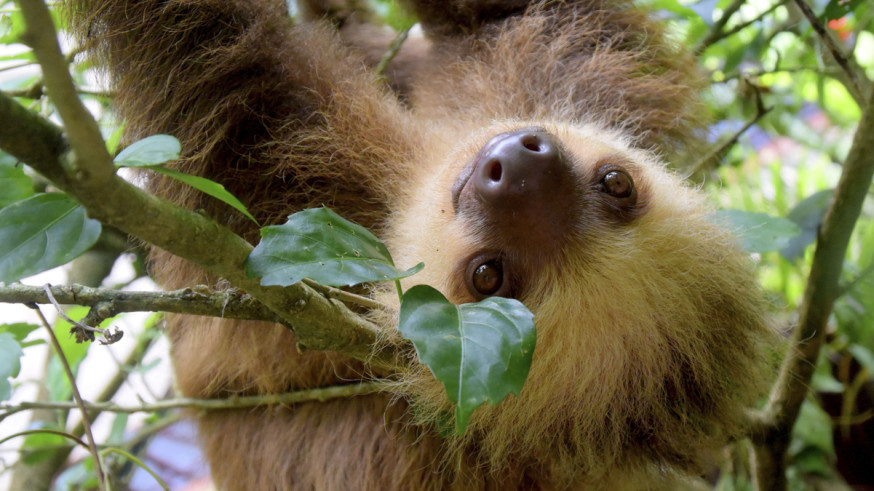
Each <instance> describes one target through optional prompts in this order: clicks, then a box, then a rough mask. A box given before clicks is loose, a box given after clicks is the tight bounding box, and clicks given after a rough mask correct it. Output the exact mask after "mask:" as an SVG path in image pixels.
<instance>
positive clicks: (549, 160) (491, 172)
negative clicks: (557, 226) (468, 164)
mask: <svg viewBox="0 0 874 491" xmlns="http://www.w3.org/2000/svg"><path fill="white" fill-rule="evenodd" d="M565 177H567V166H566V165H565V163H564V158H563V156H562V153H561V149H560V148H559V146H558V144H557V143H556V142H555V140H554V139H553V138H552V136H550V135H549V134H548V133H546V132H545V131H540V130H532V129H523V130H516V131H511V132H507V133H501V134H500V135H497V136H496V137H494V138H493V139H492V140H491V141H490V142H489V144H487V145H486V151H485V152H484V153H482V154H481V155H480V156H479V161H478V162H477V163H476V168H475V170H474V172H473V179H474V186H475V187H476V192H477V194H478V195H479V196H480V198H481V199H482V200H484V201H485V202H487V203H489V204H491V205H493V206H499V207H503V206H512V207H516V206H520V205H526V206H532V205H533V206H535V207H539V206H538V205H542V203H538V202H539V201H542V200H549V197H550V195H551V194H552V193H554V192H555V190H556V187H559V186H557V185H558V184H559V182H560V181H561V180H563V179H564V178H565Z"/></svg>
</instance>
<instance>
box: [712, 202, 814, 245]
mask: <svg viewBox="0 0 874 491" xmlns="http://www.w3.org/2000/svg"><path fill="white" fill-rule="evenodd" d="M716 218H717V219H718V220H722V221H723V222H725V223H726V224H727V225H728V226H729V227H730V228H731V229H732V230H733V231H734V233H735V234H737V236H738V238H739V239H740V241H741V244H742V245H743V248H744V249H746V250H747V251H748V252H767V251H774V250H777V249H782V248H783V247H786V245H787V244H788V243H789V241H790V240H791V239H792V238H793V237H797V236H798V234H800V233H801V229H800V228H798V225H796V224H795V223H793V222H792V221H791V220H787V219H785V218H778V217H772V216H771V215H768V214H767V213H756V212H751V211H743V210H719V211H717V212H716Z"/></svg>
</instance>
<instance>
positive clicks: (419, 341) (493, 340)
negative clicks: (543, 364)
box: [398, 285, 537, 434]
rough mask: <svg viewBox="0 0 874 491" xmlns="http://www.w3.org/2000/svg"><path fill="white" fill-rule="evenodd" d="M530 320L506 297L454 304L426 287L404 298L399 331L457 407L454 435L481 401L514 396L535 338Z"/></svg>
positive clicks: (526, 312) (493, 401)
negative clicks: (510, 394)
mask: <svg viewBox="0 0 874 491" xmlns="http://www.w3.org/2000/svg"><path fill="white" fill-rule="evenodd" d="M533 319H534V315H533V314H532V313H531V312H530V311H529V310H528V309H527V308H526V307H525V306H524V305H523V304H522V303H521V302H519V301H518V300H514V299H510V298H500V297H490V298H487V299H485V300H483V301H481V302H478V303H471V304H462V305H453V304H452V303H450V302H449V301H448V300H447V299H446V297H444V296H443V295H442V294H441V293H440V292H439V291H437V290H435V289H434V288H432V287H430V286H426V285H418V286H414V287H412V288H410V289H409V290H408V291H407V292H406V293H405V294H404V296H403V300H402V301H401V313H400V324H399V326H398V329H399V330H400V332H401V334H402V335H403V336H404V337H405V338H407V339H409V340H410V341H412V342H413V345H414V346H415V347H416V352H417V353H418V354H419V359H420V360H422V362H424V363H425V364H426V365H428V367H429V368H430V369H431V371H432V372H433V373H434V376H435V377H436V378H437V380H439V381H440V382H442V383H443V387H444V388H445V389H446V395H447V396H448V397H449V400H450V401H451V402H453V403H455V404H456V406H455V423H456V430H457V431H458V433H459V434H461V433H464V430H465V428H466V427H467V422H468V420H469V418H470V415H471V413H473V410H474V409H476V408H477V407H479V406H480V405H482V404H483V403H484V402H485V401H489V402H490V403H491V404H498V403H499V402H501V401H502V400H504V398H505V397H506V396H507V394H509V393H511V392H512V393H513V394H516V395H517V396H518V395H519V391H521V390H522V384H524V383H525V379H526V378H527V377H528V370H529V369H530V368H531V359H532V357H533V355H534V347H535V344H536V339H537V335H536V331H535V329H534V320H533Z"/></svg>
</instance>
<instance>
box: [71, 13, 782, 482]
mask: <svg viewBox="0 0 874 491" xmlns="http://www.w3.org/2000/svg"><path fill="white" fill-rule="evenodd" d="M301 6H302V8H301V9H300V12H301V15H300V16H299V18H298V21H297V22H294V21H292V20H291V18H290V17H289V15H288V11H287V7H286V5H285V4H284V2H281V1H277V0H137V1H135V2H134V1H129V2H128V1H125V0H68V5H67V8H68V9H69V11H70V12H71V18H72V23H73V28H72V30H73V32H74V33H76V35H77V36H78V37H79V39H80V41H81V42H82V43H83V44H84V45H85V46H87V47H88V50H89V52H90V53H91V55H92V56H93V58H94V59H95V61H96V62H97V63H98V65H99V66H102V67H104V68H105V71H106V75H107V77H108V79H109V81H110V83H111V84H112V86H113V88H114V91H115V93H116V101H115V102H116V107H117V111H118V112H119V115H120V116H122V117H124V118H125V119H126V121H127V123H126V126H125V131H126V136H125V138H126V139H127V140H128V141H134V140H136V139H139V138H143V137H146V136H149V135H152V134H157V133H169V134H172V135H175V136H176V137H177V138H179V140H180V141H181V142H182V145H183V155H182V158H181V159H180V160H179V161H178V162H176V163H175V164H174V165H175V166H176V167H177V168H178V169H181V170H182V171H185V172H187V173H191V174H196V175H201V176H205V177H208V178H210V179H213V180H215V181H218V182H220V183H222V184H223V185H224V186H225V187H226V188H227V189H228V190H229V191H230V192H232V193H233V194H234V195H235V196H237V197H238V198H240V199H241V200H242V201H243V202H244V203H245V204H246V205H247V207H248V209H249V210H250V211H251V212H252V214H253V215H254V216H255V217H256V218H257V219H258V220H259V222H260V223H261V224H274V223H280V222H282V221H283V220H284V218H285V217H286V216H287V215H289V214H290V213H292V212H294V211H298V210H301V209H304V208H307V207H313V206H321V205H325V206H329V207H331V208H332V209H334V210H335V211H337V212H338V213H339V214H341V215H342V216H344V217H345V218H347V219H350V220H352V221H355V222H357V223H359V224H361V225H364V226H366V227H368V228H370V229H372V230H373V231H374V232H375V233H376V234H377V235H378V236H379V237H380V238H382V239H383V240H384V241H385V242H386V244H387V246H388V248H389V250H390V251H391V253H392V255H393V257H394V258H395V262H396V264H398V265H399V266H401V267H409V266H411V265H413V264H416V263H418V262H420V261H424V263H425V265H426V267H425V269H424V271H422V272H421V273H419V274H417V275H415V276H413V277H411V278H408V279H406V280H404V286H405V287H407V288H408V287H410V286H412V285H415V284H420V283H421V284H429V285H432V286H434V287H435V288H437V289H438V290H440V291H441V292H442V293H443V294H444V295H446V297H447V298H448V299H449V300H450V301H452V302H453V303H456V304H461V303H466V302H474V301H478V300H481V299H483V298H486V297H490V296H502V297H511V298H515V299H518V300H520V301H521V302H523V303H524V304H525V305H526V306H527V307H528V308H529V309H530V310H531V311H532V312H533V314H534V319H535V323H536V326H537V337H538V339H537V349H536V351H535V353H534V358H533V362H532V366H531V369H530V374H529V377H528V380H527V382H526V384H525V386H524V387H523V389H522V391H521V393H520V395H519V396H518V397H515V396H511V397H508V398H507V399H506V400H504V401H503V402H501V403H500V404H497V405H493V406H483V407H481V408H479V409H478V410H477V411H475V412H474V413H473V415H472V416H471V420H470V423H469V426H468V428H467V431H466V432H464V434H462V435H457V434H455V433H454V432H446V431H444V429H443V427H442V425H443V424H444V422H445V415H446V414H447V413H449V412H451V411H452V406H451V404H450V402H449V401H448V400H447V398H446V395H445V393H444V392H443V388H442V386H441V385H440V383H439V382H438V381H437V380H435V378H434V377H433V375H432V374H431V372H430V371H429V369H428V368H427V367H426V366H424V365H423V364H421V363H418V362H417V361H416V360H415V359H413V360H412V362H411V363H410V364H409V366H406V367H404V368H403V369H402V370H401V373H393V374H385V373H380V372H379V371H378V370H377V369H372V368H370V367H367V366H365V365H364V364H363V363H361V362H359V361H355V360H352V359H350V358H348V357H346V356H343V355H342V354H338V353H328V352H318V351H302V352H300V351H299V350H296V349H295V344H296V338H295V336H294V334H293V332H291V331H290V330H289V329H286V328H284V327H282V326H278V325H273V324H269V323H264V322H260V323H259V322H251V321H246V322H243V321H232V320H222V319H214V318H203V317H194V316H175V317H172V318H171V319H170V320H169V321H168V326H167V333H168V335H169V338H170V340H171V343H172V356H173V360H174V367H175V372H176V377H177V384H178V387H179V389H180V390H181V391H182V392H183V393H184V394H185V395H187V396H191V397H229V396H235V395H244V394H271V393H278V392H284V391H290V390H298V389H308V388H315V387H323V386H327V385H337V384H346V383H353V382H356V381H360V380H365V379H368V378H370V377H382V376H389V378H390V379H391V380H392V383H391V384H389V385H387V389H386V391H385V392H383V393H377V394H370V395H365V396H357V397H349V398H344V399H335V400H330V401H325V402H307V403H300V404H295V405H292V406H287V407H286V406H283V407H260V408H256V409H235V410H230V409H229V410H220V411H210V412H207V413H204V414H199V415H197V420H198V424H199V431H200V437H201V440H202V443H203V448H204V450H205V454H206V456H207V458H208V459H209V463H210V465H211V472H212V476H213V479H214V480H215V482H216V484H217V486H218V487H219V488H221V489H310V488H312V489H347V488H359V489H451V488H459V489H486V488H488V489H493V488H500V489H511V488H537V489H560V488H575V489H578V488H591V489H600V488H609V489H616V488H631V489H635V488H646V489H648V488H671V487H675V486H677V485H678V483H684V482H687V481H685V479H687V478H688V476H693V477H694V476H696V475H700V474H701V473H702V471H703V470H704V469H706V468H707V466H708V465H709V464H711V463H712V460H710V459H711V458H712V456H713V454H714V452H716V451H718V450H719V449H720V448H721V447H722V446H723V445H725V444H726V443H727V442H730V441H732V440H734V439H737V438H742V437H743V435H744V431H745V425H744V414H745V411H746V410H747V409H748V408H750V407H752V406H754V405H755V403H756V401H757V399H758V398H759V397H760V396H761V395H762V394H763V391H764V389H765V387H766V384H767V381H768V377H769V371H770V370H771V368H772V367H771V363H770V355H769V349H770V348H769V346H770V345H771V343H772V332H771V330H770V328H769V326H768V323H767V322H766V313H765V305H764V304H763V301H762V295H761V292H760V290H759V288H758V287H757V285H756V282H755V278H754V274H753V270H752V265H751V262H750V260H749V258H748V256H746V255H745V254H744V253H743V251H742V250H741V249H740V248H739V246H738V245H737V241H736V240H735V239H734V237H733V236H732V235H731V234H730V233H729V232H728V231H727V230H726V229H725V227H723V226H722V225H721V224H720V223H718V222H717V221H716V220H714V219H713V217H712V209H711V207H710V206H709V205H708V204H707V201H706V199H705V198H704V197H703V196H702V195H701V194H700V193H699V192H698V191H696V190H695V189H691V188H689V187H687V186H686V185H684V183H683V181H682V179H681V178H679V177H678V176H677V175H676V174H675V173H673V172H671V171H669V170H668V167H667V166H666V163H665V162H669V161H673V162H675V163H676V162H678V161H680V162H681V161H682V159H683V155H684V154H685V155H688V154H689V152H690V151H691V150H693V149H694V148H695V143H696V138H697V137H696V135H697V134H698V132H697V131H696V128H698V127H699V125H700V124H701V121H702V118H701V109H700V103H699V102H698V98H697V93H698V91H699V89H700V87H701V81H700V80H701V78H700V76H699V75H698V74H697V72H696V69H695V68H694V66H695V64H694V60H693V59H692V58H691V56H690V55H689V54H688V53H686V52H685V51H683V50H682V49H681V48H680V47H678V46H676V45H675V44H674V43H673V42H672V41H671V40H670V37H669V36H668V35H666V34H665V33H664V31H663V29H662V27H661V26H660V25H659V24H658V23H657V22H655V21H653V20H651V19H650V18H649V17H648V16H647V15H646V13H644V12H642V11H640V10H638V9H637V8H635V7H634V6H632V5H631V4H630V2H627V1H624V0H616V1H606V0H567V1H558V0H543V1H525V0H508V1H504V2H501V1H496V0H449V1H429V0H408V1H407V3H406V4H405V7H406V8H408V9H410V11H411V12H412V13H413V14H414V15H415V16H416V17H417V18H418V19H419V21H420V23H421V26H422V30H423V32H424V35H423V36H421V37H417V38H415V39H413V38H411V39H410V40H409V42H408V43H407V44H405V45H404V46H403V47H402V49H401V51H400V53H399V54H398V56H397V58H396V61H395V62H393V64H392V65H390V67H391V68H390V69H389V71H388V72H387V75H388V80H387V81H386V80H385V79H383V78H381V77H379V76H377V75H376V74H375V73H374V71H373V69H372V66H373V64H374V63H375V61H376V60H378V59H379V57H381V53H382V52H383V51H384V48H385V46H384V41H385V36H384V35H383V36H382V37H379V36H377V35H374V36H373V37H369V38H367V36H365V35H364V34H362V33H365V32H372V33H374V32H377V31H375V30H371V31H367V30H366V29H364V28H362V27H361V26H360V25H358V27H356V22H353V20H351V19H350V20H349V21H348V22H345V23H344V22H342V21H337V19H336V18H334V19H333V21H334V22H326V21H323V20H319V19H316V17H319V15H320V14H319V12H322V13H324V12H325V9H322V10H321V11H320V10H319V9H320V8H321V6H320V4H319V3H318V2H303V3H302V4H301ZM338 27H339V30H338V29H337V28H338ZM380 32H381V31H380ZM364 38H367V39H369V41H367V42H365V41H361V40H362V39H364ZM148 186H149V188H150V189H151V190H152V191H153V192H155V193H156V194H157V195H158V196H161V197H163V198H166V199H168V200H171V201H173V202H174V203H177V204H179V205H181V206H185V207H188V208H190V209H197V210H202V211H203V212H204V213H207V214H209V215H211V216H212V217H214V218H215V219H216V220H218V221H219V222H221V223H223V224H226V225H227V226H228V227H230V228H231V229H233V230H234V231H235V232H237V233H239V234H241V235H242V236H244V237H245V238H247V240H250V241H251V242H252V243H255V242H257V240H258V230H257V228H256V227H255V226H254V225H253V224H252V223H251V222H249V221H248V220H247V219H245V218H244V217H242V216H241V215H239V214H238V213H237V212H235V211H234V210H232V209H230V208H229V207H227V206H226V205H224V204H222V203H219V202H217V201H215V200H213V199H212V198H209V197H208V196H205V195H202V194H200V193H198V192H196V191H194V190H191V189H188V188H186V187H184V186H183V185H181V184H178V183H175V182H172V181H170V180H167V179H164V178H162V177H161V176H152V177H150V178H148ZM151 260H152V262H151V271H152V274H153V276H154V277H155V278H156V279H157V281H158V282H159V283H160V284H161V285H163V286H164V287H166V288H181V287H185V286H191V285H195V284H210V285H212V286H214V287H216V288H223V287H226V286H227V285H225V283H224V282H223V281H222V280H221V279H220V278H215V277H212V276H210V275H208V274H207V273H205V272H204V271H202V270H200V269H198V268H197V267H195V266H193V265H191V264H189V263H187V262H185V261H184V260H182V259H180V258H177V257H174V256H172V255H170V254H168V253H166V252H164V251H160V250H153V251H152V257H151ZM369 291H370V293H371V294H372V295H373V296H374V297H375V298H377V299H379V300H380V301H381V302H382V303H384V304H385V305H386V306H387V307H386V309H384V310H380V311H376V312H371V313H370V314H369V315H371V317H372V318H373V319H374V320H375V322H377V323H378V325H379V326H380V329H381V330H382V331H383V337H384V339H385V340H387V341H388V342H392V341H397V342H401V341H400V339H399V334H398V333H397V332H396V327H395V326H396V319H397V307H398V306H397V299H396V298H395V297H396V295H395V293H393V292H391V291H388V290H387V289H384V288H383V287H380V286H375V287H373V288H372V289H371V290H369ZM411 356H412V357H413V358H415V354H411Z"/></svg>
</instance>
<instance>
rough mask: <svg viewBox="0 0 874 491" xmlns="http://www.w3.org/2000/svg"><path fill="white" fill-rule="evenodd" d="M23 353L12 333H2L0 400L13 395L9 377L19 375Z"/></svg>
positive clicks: (0, 336)
mask: <svg viewBox="0 0 874 491" xmlns="http://www.w3.org/2000/svg"><path fill="white" fill-rule="evenodd" d="M22 353H23V352H22V351H21V346H19V345H18V341H16V340H15V336H13V335H12V333H8V332H3V333H0V401H7V400H9V398H10V397H12V384H11V383H10V382H9V378H10V377H15V376H17V375H18V371H19V370H20V369H21V363H20V358H21V355H22Z"/></svg>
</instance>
